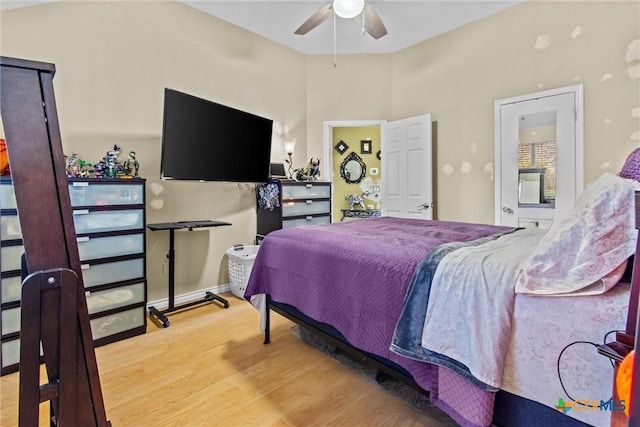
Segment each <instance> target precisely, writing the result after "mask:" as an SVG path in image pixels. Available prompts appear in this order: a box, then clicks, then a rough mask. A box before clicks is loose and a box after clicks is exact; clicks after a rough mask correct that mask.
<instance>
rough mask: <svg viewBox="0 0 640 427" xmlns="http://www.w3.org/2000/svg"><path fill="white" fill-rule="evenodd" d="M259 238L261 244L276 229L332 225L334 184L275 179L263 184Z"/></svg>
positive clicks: (259, 190)
mask: <svg viewBox="0 0 640 427" xmlns="http://www.w3.org/2000/svg"><path fill="white" fill-rule="evenodd" d="M256 196H257V209H258V211H257V218H258V226H257V235H256V240H257V242H260V241H261V240H262V239H264V236H266V235H267V234H269V233H270V232H272V231H273V230H279V229H281V228H289V227H300V226H306V225H315V224H328V223H330V222H331V183H330V182H298V181H285V180H274V181H271V182H270V183H268V184H260V185H258V186H257V189H256Z"/></svg>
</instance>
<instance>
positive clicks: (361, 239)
mask: <svg viewBox="0 0 640 427" xmlns="http://www.w3.org/2000/svg"><path fill="white" fill-rule="evenodd" d="M511 230H512V228H510V227H500V226H494V225H484V224H468V223H456V222H447V221H425V220H415V219H400V218H389V217H382V218H370V219H360V220H358V221H352V222H346V223H333V224H326V225H321V226H310V227H301V228H290V229H283V230H278V231H275V232H272V233H270V234H269V235H268V236H267V237H266V238H265V240H264V241H263V242H262V244H261V247H260V250H259V251H258V255H257V257H256V259H255V262H254V265H253V269H252V272H251V276H250V278H249V282H248V284H247V288H246V291H245V298H247V299H251V297H252V296H254V295H258V294H269V295H270V296H271V298H272V299H273V300H274V301H276V302H280V303H285V304H290V305H292V306H294V307H296V308H297V309H298V310H300V311H301V312H303V313H304V314H305V315H307V316H309V317H311V318H313V319H315V320H316V321H319V322H323V323H327V324H329V325H331V326H333V327H334V328H336V329H338V330H339V331H340V332H341V333H342V334H343V335H344V336H345V338H346V339H347V340H348V341H349V342H350V343H351V344H352V345H354V346H355V347H357V348H359V349H361V350H364V351H367V352H370V353H373V354H376V355H379V356H382V357H385V358H387V359H389V360H391V361H393V362H395V363H397V364H398V365H400V366H402V367H403V368H405V369H406V370H407V371H408V372H409V373H411V375H412V376H413V377H414V380H415V381H416V382H417V383H418V384H420V385H421V387H423V388H424V389H425V390H429V391H431V393H432V396H439V399H440V400H441V404H439V406H441V407H443V408H444V409H445V410H447V412H448V413H449V414H450V415H451V416H452V417H453V418H454V419H456V420H457V421H458V422H459V423H461V424H462V425H469V426H486V425H490V424H491V418H492V413H493V399H494V393H490V392H486V391H483V390H481V389H479V388H477V387H475V386H473V385H472V384H471V383H470V382H469V381H467V380H464V379H462V378H460V377H457V376H455V375H454V376H452V374H451V373H450V372H446V369H441V368H435V367H434V368H433V369H432V367H431V365H429V364H426V363H423V362H419V361H415V360H411V359H407V358H405V357H402V356H400V355H397V354H395V353H393V352H391V350H390V349H389V346H390V344H391V341H392V336H393V331H394V328H395V326H396V323H397V320H398V318H399V316H400V312H401V310H402V305H403V300H404V296H405V293H406V291H407V288H408V286H409V282H410V280H411V277H412V275H413V273H414V270H415V269H416V266H417V265H418V263H419V262H420V261H421V260H422V259H423V258H424V257H425V255H426V254H427V253H428V252H429V251H430V250H431V249H433V248H434V247H436V246H438V245H440V244H442V243H446V242H455V241H458V242H464V241H472V240H476V239H479V238H482V237H486V236H490V235H494V234H500V233H505V232H508V231H511ZM460 380H461V381H460ZM460 395H464V396H466V397H467V398H466V399H465V400H464V401H461V400H460V399H459V396H460ZM443 396H451V398H450V399H447V398H446V397H445V398H444V400H443Z"/></svg>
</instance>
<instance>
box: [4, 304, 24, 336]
mask: <svg viewBox="0 0 640 427" xmlns="http://www.w3.org/2000/svg"><path fill="white" fill-rule="evenodd" d="M18 331H20V307H15V308H9V309H5V310H2V335H7V334H10V333H13V332H18Z"/></svg>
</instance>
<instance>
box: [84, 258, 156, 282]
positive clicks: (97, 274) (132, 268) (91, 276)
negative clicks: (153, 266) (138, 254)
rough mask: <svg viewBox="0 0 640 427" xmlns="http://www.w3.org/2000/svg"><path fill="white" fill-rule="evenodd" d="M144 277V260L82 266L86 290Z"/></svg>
mask: <svg viewBox="0 0 640 427" xmlns="http://www.w3.org/2000/svg"><path fill="white" fill-rule="evenodd" d="M143 277H144V258H136V259H129V260H125V261H116V262H106V263H104V264H82V279H83V281H84V287H85V288H90V287H92V286H99V285H104V284H107V283H115V282H121V281H124V280H133V279H140V278H143Z"/></svg>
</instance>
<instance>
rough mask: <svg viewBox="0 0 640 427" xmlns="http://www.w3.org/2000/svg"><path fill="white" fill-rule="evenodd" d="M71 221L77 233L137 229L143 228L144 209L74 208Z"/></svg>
mask: <svg viewBox="0 0 640 427" xmlns="http://www.w3.org/2000/svg"><path fill="white" fill-rule="evenodd" d="M73 221H74V223H75V226H76V233H77V234H85V233H98V232H105V231H118V230H137V229H140V228H144V211H143V210H142V209H132V210H117V211H98V212H91V211H89V210H86V209H75V210H74V211H73Z"/></svg>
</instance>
